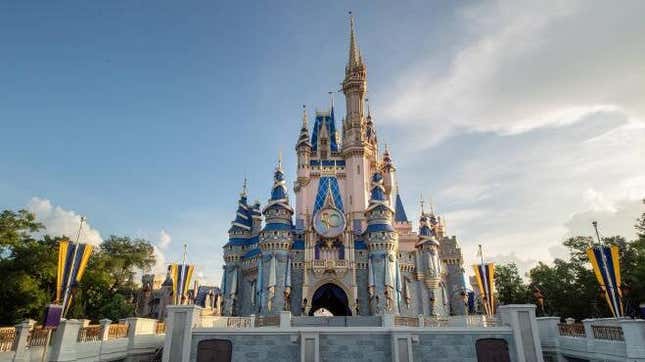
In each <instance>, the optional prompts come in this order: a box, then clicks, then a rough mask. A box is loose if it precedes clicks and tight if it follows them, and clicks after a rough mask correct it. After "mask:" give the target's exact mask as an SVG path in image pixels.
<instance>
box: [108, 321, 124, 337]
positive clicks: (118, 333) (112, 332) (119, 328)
mask: <svg viewBox="0 0 645 362" xmlns="http://www.w3.org/2000/svg"><path fill="white" fill-rule="evenodd" d="M127 336H128V325H127V324H110V327H109V329H108V339H109V340H110V339H119V338H126V337H127Z"/></svg>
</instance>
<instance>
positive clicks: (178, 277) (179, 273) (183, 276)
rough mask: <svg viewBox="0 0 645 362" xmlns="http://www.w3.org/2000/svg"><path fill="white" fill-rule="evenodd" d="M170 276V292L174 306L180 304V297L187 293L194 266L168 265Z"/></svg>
mask: <svg viewBox="0 0 645 362" xmlns="http://www.w3.org/2000/svg"><path fill="white" fill-rule="evenodd" d="M168 269H169V270H170V275H171V276H172V292H173V296H174V297H173V298H174V301H175V304H182V297H184V296H185V295H186V293H187V292H188V286H189V285H190V280H191V278H192V276H193V271H194V270H195V266H194V265H189V264H170V266H168Z"/></svg>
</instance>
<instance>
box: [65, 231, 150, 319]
mask: <svg viewBox="0 0 645 362" xmlns="http://www.w3.org/2000/svg"><path fill="white" fill-rule="evenodd" d="M154 263H155V258H154V248H153V247H152V245H151V244H150V242H148V241H146V240H143V239H131V238H129V237H127V236H115V235H112V236H110V237H109V238H108V239H107V240H105V241H104V242H103V243H102V244H101V245H100V246H99V247H98V249H97V250H96V252H95V253H94V254H93V255H92V257H91V258H90V262H89V264H88V267H87V271H86V273H85V275H84V276H83V279H82V280H81V283H80V285H79V287H78V289H77V291H76V298H75V300H74V303H73V306H72V308H71V311H70V315H72V316H75V317H78V318H81V317H82V318H88V319H94V320H98V319H102V318H109V319H112V320H116V319H120V318H125V317H129V316H132V315H133V314H134V305H133V303H132V301H133V299H134V295H135V293H136V290H137V288H138V286H137V284H136V283H135V280H134V277H135V274H136V272H137V271H141V270H149V269H150V267H152V265H154Z"/></svg>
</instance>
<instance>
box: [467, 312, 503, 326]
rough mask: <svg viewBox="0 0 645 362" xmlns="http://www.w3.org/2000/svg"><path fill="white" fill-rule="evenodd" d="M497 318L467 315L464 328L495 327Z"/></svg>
mask: <svg viewBox="0 0 645 362" xmlns="http://www.w3.org/2000/svg"><path fill="white" fill-rule="evenodd" d="M495 326H497V318H495V317H494V316H493V317H489V316H487V315H469V316H466V327H495Z"/></svg>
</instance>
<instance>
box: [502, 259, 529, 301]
mask: <svg viewBox="0 0 645 362" xmlns="http://www.w3.org/2000/svg"><path fill="white" fill-rule="evenodd" d="M495 289H496V290H497V300H498V302H499V303H500V304H524V303H533V301H532V300H531V299H530V297H529V295H530V292H529V288H528V286H527V285H526V284H524V281H523V280H522V277H521V276H520V272H519V269H518V268H517V264H515V263H510V264H500V265H496V266H495Z"/></svg>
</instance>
